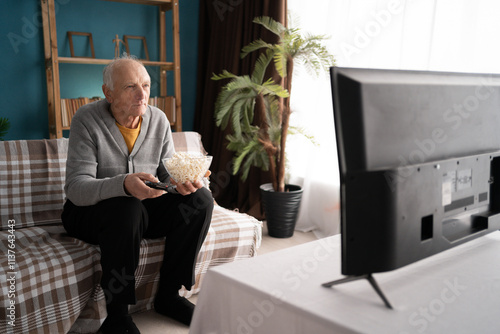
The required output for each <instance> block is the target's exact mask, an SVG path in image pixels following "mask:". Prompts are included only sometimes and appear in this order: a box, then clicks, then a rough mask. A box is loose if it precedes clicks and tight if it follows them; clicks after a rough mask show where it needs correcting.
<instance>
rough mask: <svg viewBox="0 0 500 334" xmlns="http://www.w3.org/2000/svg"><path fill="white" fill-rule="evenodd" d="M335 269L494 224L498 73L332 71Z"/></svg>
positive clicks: (382, 259) (401, 262) (462, 237)
mask: <svg viewBox="0 0 500 334" xmlns="http://www.w3.org/2000/svg"><path fill="white" fill-rule="evenodd" d="M331 82H332V92H333V102H334V120H335V131H336V138H337V147H338V156H339V166H340V181H341V182H340V183H341V233H342V273H343V274H344V275H363V274H371V273H376V272H383V271H389V270H393V269H397V268H400V267H402V266H405V265H407V264H410V263H413V262H415V261H418V260H421V259H423V258H426V257H429V256H431V255H434V254H437V253H439V252H441V251H444V250H446V249H449V248H451V247H454V246H457V245H459V244H462V243H464V242H467V241H470V240H472V239H475V238H477V237H480V236H482V235H485V234H487V233H489V232H492V231H495V230H498V229H499V228H500V75H493V74H470V73H469V74H467V73H445V72H425V71H403V70H381V69H358V68H341V67H332V68H331Z"/></svg>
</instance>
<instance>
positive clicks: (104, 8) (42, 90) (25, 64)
mask: <svg viewBox="0 0 500 334" xmlns="http://www.w3.org/2000/svg"><path fill="white" fill-rule="evenodd" d="M55 2H56V19H57V43H58V48H59V56H65V57H69V56H70V50H69V42H68V38H67V35H66V32H67V31H81V32H90V33H92V37H93V44H94V49H95V56H96V58H107V59H110V58H113V57H114V50H115V47H114V44H113V42H112V40H113V39H114V38H115V35H116V34H118V36H119V37H120V38H123V35H138V36H145V37H146V41H147V45H148V51H149V57H150V59H151V60H158V57H159V51H158V46H157V43H158V9H157V7H155V6H147V5H136V4H128V3H117V2H108V1H101V0H55ZM179 2H180V3H179V13H180V18H179V19H180V35H181V36H180V39H181V85H182V114H183V116H182V117H183V130H192V128H193V122H194V109H195V98H194V96H195V95H196V69H197V61H198V57H197V55H198V13H199V2H198V1H197V0H180V1H179ZM41 21H42V16H41V9H40V1H39V0H23V1H18V0H1V1H0V50H1V52H0V73H1V78H0V85H1V86H0V101H2V103H1V107H0V117H7V118H9V120H10V123H11V128H10V130H9V132H8V134H7V136H6V137H5V140H12V139H40V138H48V137H49V131H48V116H47V84H46V78H45V67H44V50H43V28H42V22H41ZM170 27H171V18H170V15H169V13H167V61H172V60H173V56H172V53H171V47H170V45H171V43H170V42H171V39H172V37H171V29H170ZM73 41H74V49H75V53H76V54H77V55H86V56H90V48H89V46H88V43H87V40H86V38H84V37H79V36H74V37H73ZM141 43H142V42H140V41H138V40H133V41H132V42H131V50H130V52H131V53H132V54H135V55H137V56H139V58H144V49H143V48H142V44H141ZM121 51H125V48H124V47H122V50H121ZM102 68H103V66H101V65H74V64H61V65H60V79H61V97H62V98H76V97H80V96H103V94H102V91H101V85H102ZM148 71H149V72H150V75H151V77H152V93H151V95H152V96H153V95H156V94H158V93H159V87H158V85H159V82H158V80H159V76H158V68H157V67H148ZM172 77H173V73H169V74H168V76H167V79H168V85H169V87H172V86H173V81H172ZM171 93H172V91H171V90H170V89H169V94H171Z"/></svg>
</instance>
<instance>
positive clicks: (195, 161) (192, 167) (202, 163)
mask: <svg viewBox="0 0 500 334" xmlns="http://www.w3.org/2000/svg"><path fill="white" fill-rule="evenodd" d="M211 162H212V156H210V155H207V156H204V155H200V154H189V153H186V152H177V153H175V154H174V155H173V156H172V157H171V158H167V159H164V160H163V164H164V165H165V168H166V169H167V172H168V174H170V176H171V177H172V178H173V179H174V180H175V182H180V183H184V182H186V181H190V182H195V181H197V180H200V179H201V178H203V177H204V176H205V173H206V172H207V170H208V167H210V164H211Z"/></svg>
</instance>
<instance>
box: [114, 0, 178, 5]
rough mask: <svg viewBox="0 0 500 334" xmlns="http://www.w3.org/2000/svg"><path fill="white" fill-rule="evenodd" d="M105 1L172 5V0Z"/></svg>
mask: <svg viewBox="0 0 500 334" xmlns="http://www.w3.org/2000/svg"><path fill="white" fill-rule="evenodd" d="M106 1H114V2H126V3H133V4H139V5H155V6H158V5H172V2H173V0H135V1H134V0H106Z"/></svg>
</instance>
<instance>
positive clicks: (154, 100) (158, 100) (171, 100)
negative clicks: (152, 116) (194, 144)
mask: <svg viewBox="0 0 500 334" xmlns="http://www.w3.org/2000/svg"><path fill="white" fill-rule="evenodd" d="M149 105H150V106H153V107H157V108H158V109H161V110H163V112H164V113H165V115H167V118H168V120H169V121H170V124H175V97H173V96H154V97H150V98H149Z"/></svg>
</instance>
